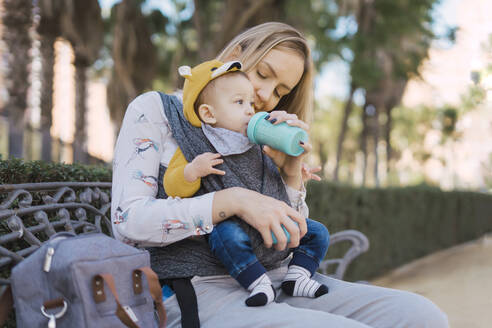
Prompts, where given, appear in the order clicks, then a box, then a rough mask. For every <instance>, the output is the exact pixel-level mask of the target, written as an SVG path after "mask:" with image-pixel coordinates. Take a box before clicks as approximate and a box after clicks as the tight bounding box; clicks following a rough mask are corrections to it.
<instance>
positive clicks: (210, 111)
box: [198, 104, 217, 125]
mask: <svg viewBox="0 0 492 328" xmlns="http://www.w3.org/2000/svg"><path fill="white" fill-rule="evenodd" d="M198 115H199V116H200V119H201V120H202V121H203V122H205V123H207V124H209V125H212V124H215V123H217V119H216V118H215V114H214V108H213V107H212V106H210V105H207V104H201V105H200V106H199V107H198Z"/></svg>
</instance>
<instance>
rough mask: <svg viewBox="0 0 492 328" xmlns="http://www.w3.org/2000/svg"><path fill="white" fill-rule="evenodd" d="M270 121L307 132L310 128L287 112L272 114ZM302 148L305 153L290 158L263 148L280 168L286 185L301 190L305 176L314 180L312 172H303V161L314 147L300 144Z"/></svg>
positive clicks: (308, 144)
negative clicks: (283, 123) (284, 123)
mask: <svg viewBox="0 0 492 328" xmlns="http://www.w3.org/2000/svg"><path fill="white" fill-rule="evenodd" d="M268 120H269V121H270V122H271V123H273V124H279V123H281V122H286V123H287V124H289V125H290V126H297V127H300V128H301V129H304V130H306V131H307V130H308V129H309V126H308V125H307V124H306V123H305V122H303V121H301V120H299V119H298V118H297V115H296V114H289V113H287V112H285V111H273V112H270V113H269V117H268ZM300 146H301V147H302V148H304V152H303V153H302V154H301V155H299V156H290V155H287V154H285V153H283V152H281V151H279V150H276V149H273V148H271V147H268V146H264V147H263V151H264V152H265V154H267V155H268V156H269V157H270V158H271V159H272V160H273V162H274V163H275V165H277V167H279V168H280V172H281V174H282V178H283V179H284V181H285V183H286V184H287V185H289V186H291V187H292V188H295V189H300V184H301V180H302V181H304V176H306V177H309V178H312V175H308V173H311V172H309V171H305V172H303V170H302V168H303V163H302V161H303V158H304V157H305V156H306V155H307V154H308V153H309V152H310V151H311V150H312V148H313V147H312V145H311V144H310V143H309V142H306V143H303V144H300ZM303 173H304V174H303Z"/></svg>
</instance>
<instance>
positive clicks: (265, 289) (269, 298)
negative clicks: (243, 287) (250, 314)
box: [246, 273, 275, 306]
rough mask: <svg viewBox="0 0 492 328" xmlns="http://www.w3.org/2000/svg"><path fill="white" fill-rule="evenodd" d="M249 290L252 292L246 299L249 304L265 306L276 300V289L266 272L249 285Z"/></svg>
mask: <svg viewBox="0 0 492 328" xmlns="http://www.w3.org/2000/svg"><path fill="white" fill-rule="evenodd" d="M248 290H249V291H251V294H249V297H248V298H247V299H246V305H247V306H263V305H267V304H269V303H271V302H273V301H274V300H275V289H273V286H272V282H271V281H270V278H268V276H267V275H266V273H264V274H262V275H261V276H260V277H259V278H258V279H256V280H255V281H254V282H253V283H252V284H251V285H249V287H248Z"/></svg>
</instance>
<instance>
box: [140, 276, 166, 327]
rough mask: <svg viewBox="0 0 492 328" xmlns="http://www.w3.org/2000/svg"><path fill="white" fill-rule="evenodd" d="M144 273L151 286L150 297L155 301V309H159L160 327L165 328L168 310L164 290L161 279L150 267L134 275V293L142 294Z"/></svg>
mask: <svg viewBox="0 0 492 328" xmlns="http://www.w3.org/2000/svg"><path fill="white" fill-rule="evenodd" d="M142 273H143V274H144V275H145V277H146V278H147V283H148V285H149V290H150V295H151V296H152V299H153V300H154V303H155V307H156V309H157V314H158V315H159V327H160V328H164V327H165V326H166V319H167V318H166V309H165V308H164V304H163V302H162V289H161V285H160V283H159V278H158V277H157V274H156V273H155V272H154V270H152V269H151V268H150V267H141V268H138V269H135V270H134V271H133V273H132V279H133V291H134V293H135V294H137V295H138V294H140V293H142Z"/></svg>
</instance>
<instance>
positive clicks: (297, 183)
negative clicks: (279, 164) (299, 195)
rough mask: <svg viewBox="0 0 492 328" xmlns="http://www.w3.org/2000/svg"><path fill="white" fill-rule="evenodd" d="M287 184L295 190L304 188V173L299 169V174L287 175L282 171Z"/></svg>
mask: <svg viewBox="0 0 492 328" xmlns="http://www.w3.org/2000/svg"><path fill="white" fill-rule="evenodd" d="M280 174H281V176H282V179H283V180H284V182H285V184H286V185H287V186H289V187H291V188H293V189H295V190H301V188H302V174H301V171H300V170H299V172H298V174H294V175H286V174H285V173H283V172H281V173H280Z"/></svg>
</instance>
